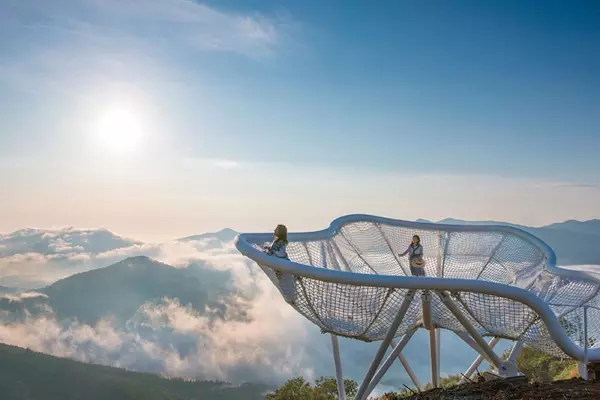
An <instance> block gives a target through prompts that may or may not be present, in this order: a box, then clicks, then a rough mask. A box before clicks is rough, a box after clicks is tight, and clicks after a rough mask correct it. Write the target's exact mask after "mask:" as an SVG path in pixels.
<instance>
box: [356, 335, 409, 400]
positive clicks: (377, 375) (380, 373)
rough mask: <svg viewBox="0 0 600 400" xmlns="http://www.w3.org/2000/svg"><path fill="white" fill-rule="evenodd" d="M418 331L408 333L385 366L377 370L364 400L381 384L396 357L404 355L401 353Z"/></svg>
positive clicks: (394, 349) (395, 347)
mask: <svg viewBox="0 0 600 400" xmlns="http://www.w3.org/2000/svg"><path fill="white" fill-rule="evenodd" d="M416 331H417V330H416V328H415V329H412V330H410V331H408V332H407V333H406V335H404V337H403V338H402V340H401V341H400V343H398V344H397V345H396V346H394V348H393V350H392V353H391V354H390V355H389V356H388V358H386V359H385V361H384V362H383V365H382V366H381V367H380V368H379V369H378V370H377V373H375V376H374V377H373V379H372V380H371V383H369V387H368V388H367V390H366V392H365V395H364V396H363V398H368V397H369V395H370V394H371V392H372V391H373V389H375V386H377V385H378V384H379V381H380V380H381V378H383V376H384V375H385V373H386V372H387V371H388V369H389V368H390V367H391V366H392V364H393V363H394V360H395V359H396V357H400V356H401V355H402V353H401V351H402V350H403V349H404V347H405V346H406V345H407V343H408V341H409V340H410V338H412V336H413V335H414V334H415V332H416ZM409 368H410V367H409Z"/></svg>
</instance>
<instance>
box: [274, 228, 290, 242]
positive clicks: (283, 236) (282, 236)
mask: <svg viewBox="0 0 600 400" xmlns="http://www.w3.org/2000/svg"><path fill="white" fill-rule="evenodd" d="M287 234H288V231H287V227H286V226H285V225H282V224H279V225H277V228H275V236H276V237H277V239H279V240H281V241H282V242H283V243H285V244H286V245H287V244H288V238H287Z"/></svg>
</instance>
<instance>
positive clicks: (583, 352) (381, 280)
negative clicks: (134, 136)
mask: <svg viewBox="0 0 600 400" xmlns="http://www.w3.org/2000/svg"><path fill="white" fill-rule="evenodd" d="M365 221H366V222H373V223H380V224H386V225H391V226H398V227H404V228H411V229H420V230H436V231H451V232H489V231H490V230H492V231H495V232H501V233H506V234H510V235H515V236H518V237H520V238H522V239H524V240H526V241H528V242H530V243H531V244H533V245H535V246H536V247H537V248H539V249H540V250H541V251H542V252H543V254H544V256H545V266H544V268H545V269H546V270H547V271H549V272H550V273H551V274H553V275H556V276H564V277H569V278H576V279H580V280H583V281H590V282H593V283H594V284H598V285H600V279H598V278H597V277H596V276H594V275H592V274H590V273H587V272H585V271H576V270H566V269H562V268H559V267H557V266H556V256H555V254H554V251H553V250H552V249H551V248H550V247H549V246H548V245H547V244H546V243H544V242H543V241H542V240H540V239H539V238H537V237H535V236H534V235H532V234H530V233H528V232H526V231H524V230H522V229H519V228H515V227H511V226H505V225H449V224H435V223H422V222H412V221H403V220H396V219H391V218H384V217H379V216H373V215H365V214H353V215H346V216H343V217H340V218H337V219H336V220H334V221H333V222H332V223H331V224H330V226H329V227H328V228H327V229H324V230H321V231H315V232H304V233H290V234H289V239H290V241H314V240H323V239H329V238H331V237H333V236H334V235H335V234H336V233H337V232H339V231H340V230H341V228H342V227H343V226H344V225H346V224H348V223H353V222H365ZM271 239H272V234H267V233H253V234H252V233H248V234H240V235H238V236H237V237H236V239H235V246H236V247H237V249H238V250H239V251H240V252H241V253H242V254H243V255H245V256H247V257H249V258H250V259H252V260H254V261H256V262H257V263H259V264H263V265H265V266H268V267H270V268H274V269H277V270H280V271H282V272H287V273H291V274H293V275H297V276H301V277H308V278H313V279H317V280H321V281H326V282H333V283H342V284H349V285H357V286H374V287H384V288H396V289H408V290H431V291H437V292H444V291H449V292H452V291H462V292H473V293H482V294H489V295H494V296H500V297H504V298H507V299H511V300H514V301H517V302H520V303H523V304H525V305H527V306H528V307H529V308H531V309H532V310H533V311H534V312H535V313H537V314H538V315H539V316H540V318H541V319H542V321H543V322H544V324H545V325H546V328H547V329H548V332H549V334H550V336H551V338H552V339H553V340H554V342H555V343H556V345H557V346H558V347H559V348H560V349H561V350H562V351H563V352H564V353H565V354H567V355H568V356H570V357H572V358H573V359H575V360H579V361H582V362H587V361H600V348H595V349H588V348H580V347H579V346H577V345H576V344H575V343H573V341H572V340H571V339H570V338H569V336H567V334H566V333H565V331H564V330H563V328H562V326H561V325H560V323H559V319H558V317H557V315H556V314H555V313H554V312H553V311H552V310H551V308H550V307H549V305H548V304H546V303H545V302H544V301H543V300H541V299H540V298H539V297H538V296H536V295H535V294H533V293H531V292H529V291H527V290H525V289H521V288H519V287H515V286H507V285H503V284H500V283H495V282H489V281H480V280H469V279H456V278H437V277H416V276H391V275H370V274H362V273H353V272H346V271H339V270H332V269H326V268H317V267H313V266H308V265H303V264H299V263H296V262H293V261H288V260H285V259H281V258H277V257H272V256H269V255H267V254H266V253H264V252H262V251H260V250H259V249H257V248H255V247H254V246H253V245H252V244H251V243H258V242H267V241H269V240H271ZM583 308H584V313H585V314H586V315H587V307H586V306H583ZM386 346H387V345H386Z"/></svg>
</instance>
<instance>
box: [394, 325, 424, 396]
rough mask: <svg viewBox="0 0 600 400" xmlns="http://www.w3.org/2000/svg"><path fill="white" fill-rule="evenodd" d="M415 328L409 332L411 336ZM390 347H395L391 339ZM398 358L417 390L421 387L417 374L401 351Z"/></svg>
mask: <svg viewBox="0 0 600 400" xmlns="http://www.w3.org/2000/svg"><path fill="white" fill-rule="evenodd" d="M416 331H417V330H416V328H415V329H414V330H413V331H412V332H413V333H411V337H412V335H413V334H414V333H415V332H416ZM390 346H392V347H394V348H395V347H396V343H395V342H394V341H393V340H392V343H391V345H390ZM398 360H400V362H401V363H402V366H403V367H404V369H405V370H406V373H407V374H408V376H409V377H410V380H412V382H413V383H414V384H415V386H416V388H417V389H419V390H422V389H423V387H422V386H421V382H420V381H419V378H417V375H416V374H415V372H414V371H413V369H412V368H411V367H410V364H409V363H408V360H407V359H406V358H405V357H404V355H403V354H402V353H400V354H398Z"/></svg>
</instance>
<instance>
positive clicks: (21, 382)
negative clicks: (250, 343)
mask: <svg viewBox="0 0 600 400" xmlns="http://www.w3.org/2000/svg"><path fill="white" fill-rule="evenodd" d="M0 388H1V389H0V392H1V393H2V395H1V396H0V397H1V398H2V400H100V399H102V400H105V399H119V400H129V399H131V400H134V399H135V400H138V399H144V400H192V399H194V400H197V399H202V400H259V399H261V400H262V399H264V398H265V393H266V392H267V391H268V388H267V387H266V386H263V385H255V384H245V385H242V386H232V385H230V384H228V383H225V382H206V381H204V382H190V381H184V380H181V379H164V378H161V377H159V376H158V375H154V374H144V373H138V372H130V371H125V370H122V369H118V368H112V367H104V366H100V365H92V364H84V363H80V362H76V361H72V360H68V359H62V358H57V357H53V356H49V355H45V354H41V353H36V352H33V351H31V350H27V349H22V348H19V347H13V346H7V345H4V344H0Z"/></svg>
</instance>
